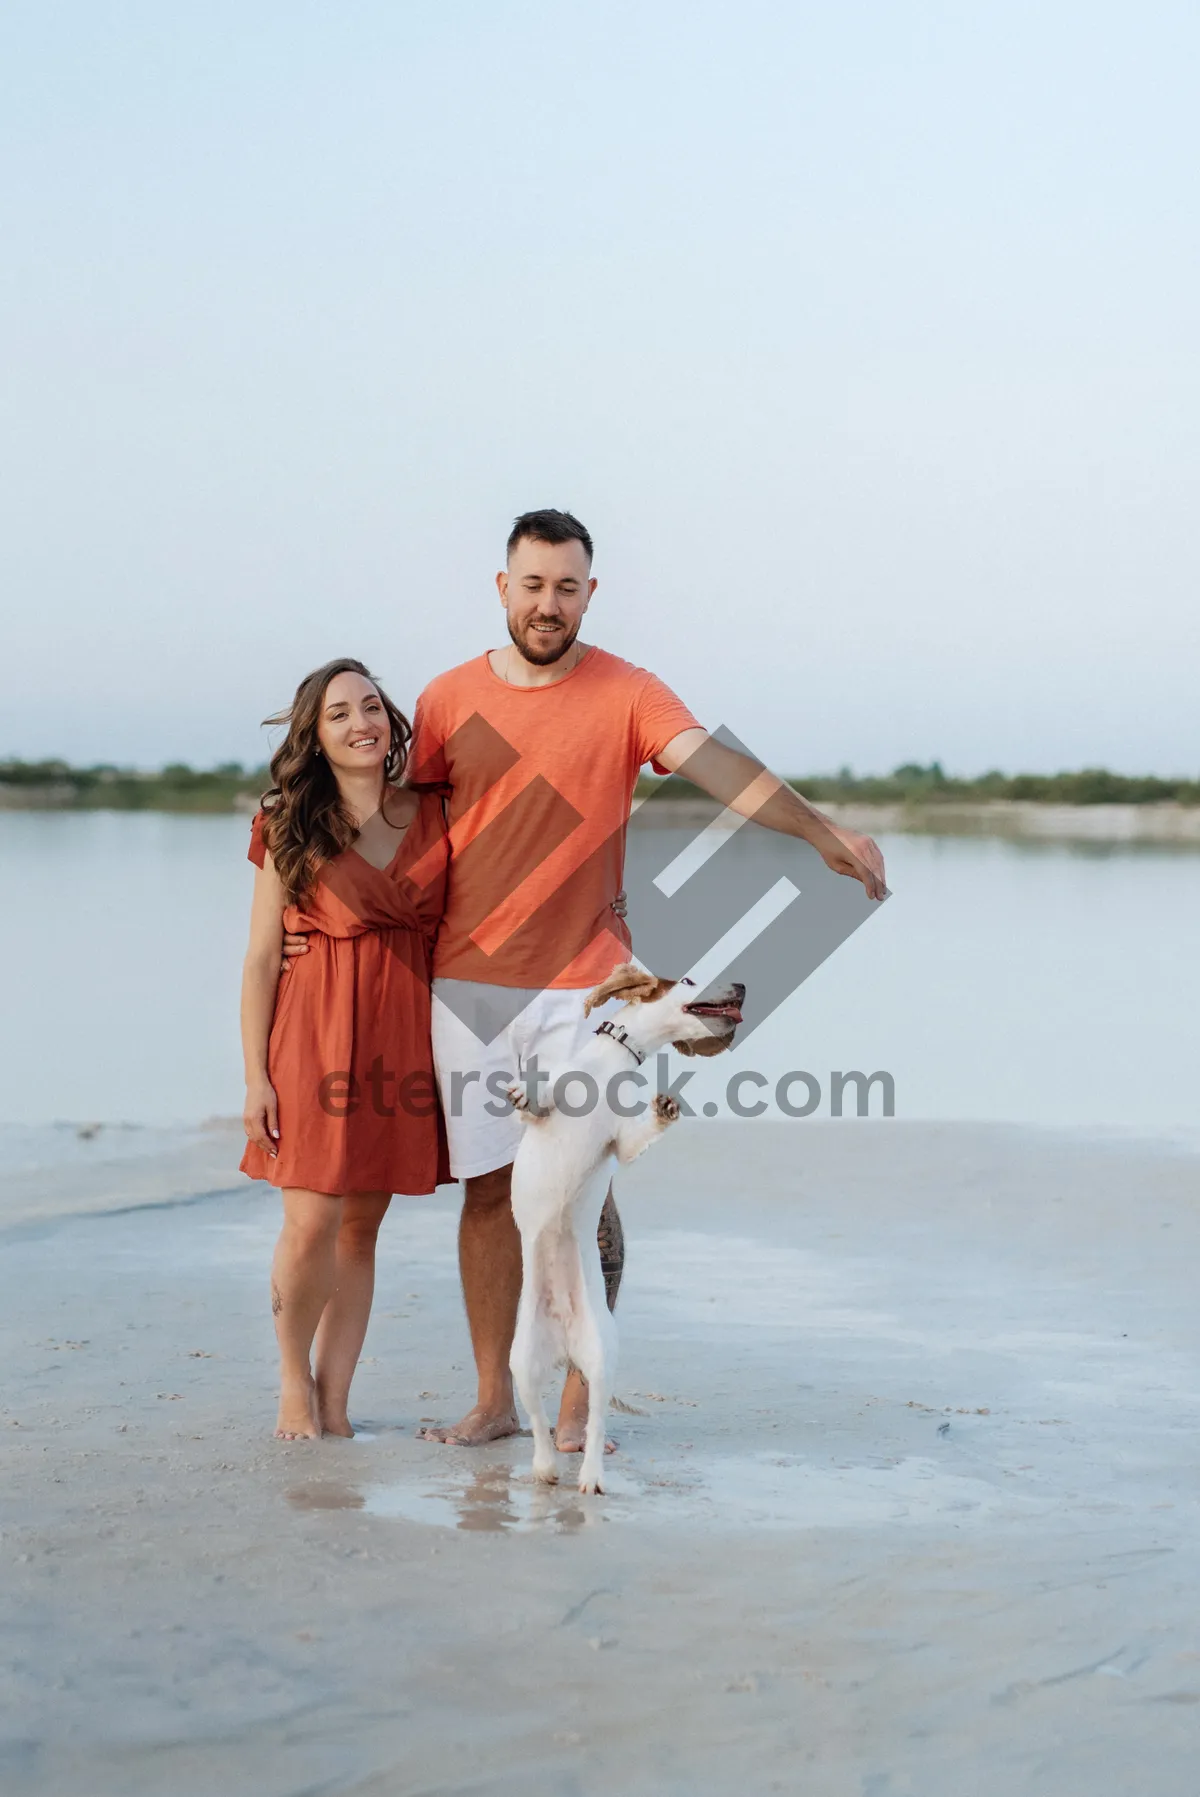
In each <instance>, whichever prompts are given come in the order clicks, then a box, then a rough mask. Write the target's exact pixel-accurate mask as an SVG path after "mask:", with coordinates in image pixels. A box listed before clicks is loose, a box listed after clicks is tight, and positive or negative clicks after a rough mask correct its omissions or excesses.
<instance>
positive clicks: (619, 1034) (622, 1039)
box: [596, 1017, 646, 1067]
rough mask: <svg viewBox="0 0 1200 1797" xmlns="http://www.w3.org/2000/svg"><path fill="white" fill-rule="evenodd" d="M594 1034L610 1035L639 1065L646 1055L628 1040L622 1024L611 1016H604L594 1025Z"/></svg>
mask: <svg viewBox="0 0 1200 1797" xmlns="http://www.w3.org/2000/svg"><path fill="white" fill-rule="evenodd" d="M596 1034H597V1035H598V1036H611V1037H612V1039H613V1041H614V1042H619V1043H620V1044H621V1047H622V1048H627V1049H628V1050H629V1052H630V1054H631V1055H632V1056H633V1058H634V1060H635V1061H636V1062H637V1064H638V1066H639V1067H640V1066H641V1064H642V1062H643V1061H644V1060H645V1058H646V1057H645V1055H644V1054H643V1053H642V1051H641V1049H640V1048H635V1047H634V1046H633V1043H632V1042H631V1041H630V1040H629V1035H628V1033H627V1031H626V1029H625V1027H624V1025H623V1024H620V1023H614V1022H613V1020H612V1018H611V1017H606V1018H605V1019H604V1022H603V1023H598V1024H597V1025H596Z"/></svg>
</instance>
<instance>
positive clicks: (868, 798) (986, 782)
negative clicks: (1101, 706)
mask: <svg viewBox="0 0 1200 1797" xmlns="http://www.w3.org/2000/svg"><path fill="white" fill-rule="evenodd" d="M666 784H667V783H666V782H665V781H663V780H652V781H646V782H644V783H643V784H642V786H641V790H642V791H643V792H648V793H653V792H656V791H659V790H661V789H662V788H663V787H664V786H665V785H666ZM791 784H792V785H793V786H794V787H796V788H797V790H798V791H800V792H802V793H803V794H804V795H805V797H806V798H809V799H813V800H814V801H815V802H816V803H818V804H819V803H821V801H822V800H826V801H828V802H829V803H830V804H836V803H837V802H838V801H841V802H842V803H845V804H849V803H853V802H857V803H858V804H860V805H939V804H948V803H956V804H964V803H966V804H977V805H978V804H986V803H988V801H989V800H994V799H1033V800H1037V801H1039V802H1040V803H1042V804H1055V805H1154V804H1161V803H1163V802H1164V801H1167V800H1174V801H1175V803H1176V804H1180V805H1200V780H1160V779H1158V778H1156V777H1155V776H1154V775H1153V774H1113V773H1110V772H1109V770H1108V769H1107V768H1103V767H1085V768H1080V769H1079V771H1078V772H1077V773H1064V774H1003V773H1001V772H1000V771H999V770H998V769H995V770H993V771H992V772H991V773H988V774H980V775H979V776H978V777H977V778H976V779H973V780H961V779H957V778H955V776H954V775H952V774H947V773H945V772H944V771H943V769H942V764H941V762H940V761H931V762H930V763H929V765H928V767H922V766H921V765H920V763H919V762H915V761H906V762H905V763H904V765H903V767H898V768H896V769H895V770H894V771H893V772H892V773H890V774H855V773H852V772H851V770H850V769H849V768H848V767H844V768H842V769H840V770H839V772H838V773H836V774H811V775H809V777H808V778H807V779H802V780H792V781H791Z"/></svg>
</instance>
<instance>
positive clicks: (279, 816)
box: [262, 655, 412, 905]
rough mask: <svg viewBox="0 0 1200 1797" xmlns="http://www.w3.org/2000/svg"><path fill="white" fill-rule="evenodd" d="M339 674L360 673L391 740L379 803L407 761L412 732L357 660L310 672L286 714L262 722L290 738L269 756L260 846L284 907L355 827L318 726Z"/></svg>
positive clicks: (308, 886) (300, 899)
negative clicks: (382, 713)
mask: <svg viewBox="0 0 1200 1797" xmlns="http://www.w3.org/2000/svg"><path fill="white" fill-rule="evenodd" d="M339 674H361V675H362V677H363V679H364V680H369V681H370V682H371V685H372V686H373V687H374V688H375V691H376V692H377V693H378V694H379V697H380V700H381V702H382V704H383V709H384V711H385V712H386V713H387V720H388V723H389V725H390V726H391V732H392V740H391V742H390V744H389V746H388V753H387V760H386V761H385V762H384V764H383V784H384V796H386V790H387V788H388V787H389V786H398V785H399V783H400V779H401V777H402V775H403V773H404V768H405V764H406V763H407V761H408V745H409V742H410V740H411V738H412V727H411V725H410V724H409V721H408V719H407V718H406V717H405V715H404V713H403V712H402V711H401V710H399V708H398V707H397V706H395V705H393V704H392V701H391V700H390V699H389V698H388V696H387V694H386V693H385V692H384V690H383V688H382V687H381V686H380V684H379V682H378V680H376V678H375V676H374V674H372V673H371V672H370V671H369V670H368V669H367V668H365V667H364V666H363V664H362V662H361V661H354V660H352V658H351V657H350V656H348V655H347V656H342V657H341V658H340V659H339V660H338V661H327V662H326V663H325V665H324V667H323V668H314V670H313V672H312V673H311V674H306V675H305V676H304V679H303V680H302V681H301V682H300V684H299V686H298V687H297V688H296V697H295V698H294V699H293V700H292V703H291V704H290V705H289V706H288V708H287V709H286V711H280V712H276V714H275V716H274V717H270V718H264V719H263V722H264V724H286V725H287V727H288V732H287V735H286V736H285V737H284V739H283V741H282V742H281V743H280V745H279V747H278V748H277V749H276V751H275V753H274V754H273V755H272V757H271V780H272V782H273V784H272V785H271V786H270V787H269V788H268V790H267V791H266V792H265V793H264V794H263V797H262V808H263V810H264V812H265V813H266V818H265V821H264V823H263V841H264V843H265V844H266V847H267V849H268V851H269V853H270V856H271V859H272V861H273V862H274V863H275V870H276V872H277V873H278V875H279V878H280V881H281V882H282V885H283V890H284V893H285V894H286V896H287V902H288V904H289V905H302V904H303V903H304V899H305V895H306V894H308V893H310V892H311V891H312V888H313V887H314V885H315V884H316V880H317V876H318V874H319V873H320V871H321V868H322V867H323V866H324V865H325V863H326V862H327V861H332V860H333V859H334V857H335V856H336V855H340V854H341V853H342V850H343V849H348V848H349V847H350V845H351V843H352V842H353V841H354V839H355V837H356V836H357V835H358V828H357V826H356V825H355V823H354V820H353V819H352V818H351V816H350V814H349V812H348V811H347V810H346V807H345V805H344V804H343V803H342V797H341V793H340V792H339V791H338V783H337V780H336V778H335V776H334V773H333V769H332V768H331V767H330V765H329V763H328V761H326V759H325V755H324V753H323V751H322V749H321V743H320V738H319V737H318V735H317V726H318V724H319V723H320V721H321V712H322V709H323V707H324V704H325V693H326V689H327V688H328V686H329V683H330V681H331V680H336V678H337V676H338V675H339Z"/></svg>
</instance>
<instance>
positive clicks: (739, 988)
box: [733, 980, 746, 1004]
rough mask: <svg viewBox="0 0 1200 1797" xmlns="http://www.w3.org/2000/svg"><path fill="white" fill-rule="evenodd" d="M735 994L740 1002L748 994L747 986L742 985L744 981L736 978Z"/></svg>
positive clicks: (734, 984)
mask: <svg viewBox="0 0 1200 1797" xmlns="http://www.w3.org/2000/svg"><path fill="white" fill-rule="evenodd" d="M733 995H734V997H735V998H736V999H737V1001H738V1003H739V1004H741V1002H742V1000H743V999H744V998H745V996H746V988H745V987H744V986H743V985H742V982H741V981H740V980H734V982H733Z"/></svg>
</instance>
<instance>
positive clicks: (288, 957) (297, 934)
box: [279, 930, 308, 973]
mask: <svg viewBox="0 0 1200 1797" xmlns="http://www.w3.org/2000/svg"><path fill="white" fill-rule="evenodd" d="M307 953H308V937H307V935H306V934H305V933H304V932H303V931H298V930H285V931H284V932H283V960H282V961H281V962H280V963H279V971H280V973H286V972H287V970H288V968H289V967H290V966H291V964H292V960H293V958H294V957H295V956H296V955H306V954H307Z"/></svg>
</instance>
